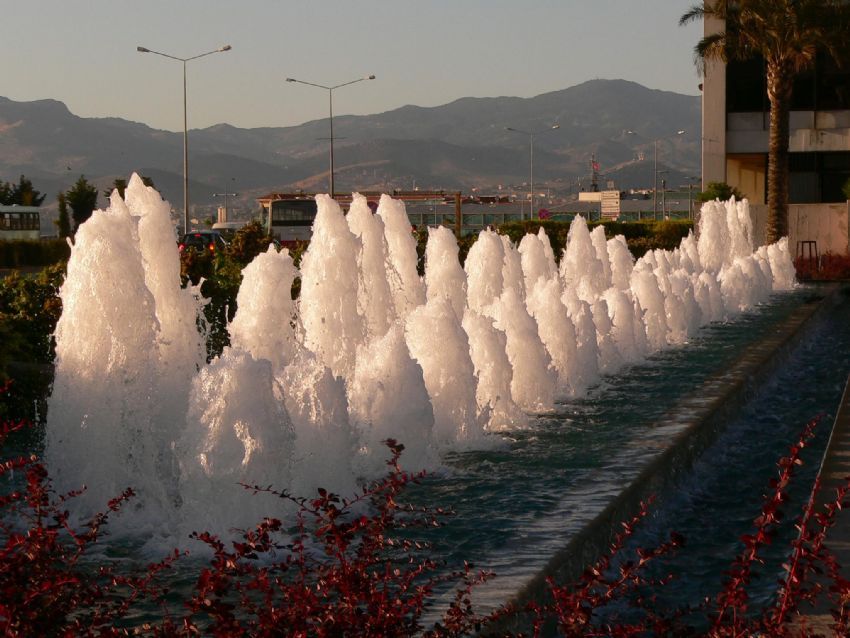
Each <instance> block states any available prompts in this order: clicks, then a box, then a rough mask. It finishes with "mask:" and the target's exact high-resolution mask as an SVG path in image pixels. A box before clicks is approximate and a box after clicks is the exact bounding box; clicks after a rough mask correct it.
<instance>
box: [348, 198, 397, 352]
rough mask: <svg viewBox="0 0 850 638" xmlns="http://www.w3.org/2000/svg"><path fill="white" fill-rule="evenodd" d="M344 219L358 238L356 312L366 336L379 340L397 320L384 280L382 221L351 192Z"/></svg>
mask: <svg viewBox="0 0 850 638" xmlns="http://www.w3.org/2000/svg"><path fill="white" fill-rule="evenodd" d="M345 219H346V221H347V222H348V228H349V229H350V230H351V232H352V233H353V234H354V236H355V237H357V238H359V239H360V244H361V245H360V253H359V254H358V255H357V266H358V268H357V270H358V272H359V273H360V279H359V281H358V287H357V311H358V312H359V313H360V314H361V315H363V317H364V320H365V322H366V334H367V335H368V336H369V337H381V336H383V335H385V334H386V333H387V330H389V328H390V325H391V324H392V323H393V321H395V318H396V313H395V307H394V305H393V295H392V291H391V290H390V283H389V280H388V279H387V264H388V261H389V247H388V246H387V240H386V237H385V229H384V221H383V219H382V218H381V217H380V216H378V215H373V214H372V209H371V208H369V202H368V201H367V200H366V198H365V197H364V196H363V195H360V194H359V193H354V196H353V198H352V201H351V207H350V208H349V209H348V214H347V215H346V216H345Z"/></svg>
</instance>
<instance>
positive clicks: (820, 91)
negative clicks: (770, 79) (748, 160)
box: [726, 52, 850, 113]
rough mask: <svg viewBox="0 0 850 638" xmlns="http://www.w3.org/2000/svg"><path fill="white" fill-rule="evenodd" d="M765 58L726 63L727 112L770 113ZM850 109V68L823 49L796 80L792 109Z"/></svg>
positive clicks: (792, 96)
mask: <svg viewBox="0 0 850 638" xmlns="http://www.w3.org/2000/svg"><path fill="white" fill-rule="evenodd" d="M765 77H766V73H765V64H764V59H763V58H762V57H761V56H758V57H755V58H753V59H750V60H733V61H730V62H729V63H728V64H727V65H726V112H727V113H750V112H755V111H764V112H767V111H768V110H769V109H770V104H769V102H768V100H767V84H766V79H765ZM846 109H850V68H847V67H845V68H839V66H838V65H837V64H836V63H835V61H834V60H833V59H832V57H831V56H830V55H829V54H827V53H825V52H819V53H818V56H817V59H816V60H815V65H814V67H813V68H812V69H809V70H808V71H805V72H803V73H800V74H798V75H797V77H796V78H795V79H794V88H793V92H792V95H791V110H792V111H839V110H846Z"/></svg>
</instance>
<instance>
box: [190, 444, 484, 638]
mask: <svg viewBox="0 0 850 638" xmlns="http://www.w3.org/2000/svg"><path fill="white" fill-rule="evenodd" d="M387 445H388V446H389V447H390V449H391V450H392V458H391V459H390V460H389V461H388V465H389V468H390V471H389V473H388V474H387V476H386V477H385V478H383V479H381V480H379V481H377V482H375V483H373V484H372V485H370V486H368V487H366V488H364V489H363V490H362V491H360V492H359V493H358V494H357V495H356V496H355V497H354V498H352V499H351V500H347V499H340V497H338V496H336V495H334V494H331V493H329V492H326V491H325V490H322V489H320V490H319V494H318V497H317V498H314V499H309V500H308V499H302V498H296V497H294V496H291V495H290V494H288V493H286V492H277V491H275V490H273V489H271V488H268V487H259V486H256V485H255V486H246V487H248V488H249V489H251V490H252V491H253V492H254V493H266V494H271V495H274V496H277V497H279V498H281V499H284V500H287V501H290V502H292V503H295V504H296V505H297V507H298V515H297V523H296V527H295V530H294V531H293V532H292V534H291V536H290V537H289V538H287V535H286V534H285V531H286V530H284V527H283V524H282V523H281V521H280V520H278V519H271V518H270V519H265V520H264V521H262V522H261V523H260V524H259V525H258V526H257V527H256V528H254V529H253V530H248V531H246V532H244V533H243V534H242V538H241V540H240V541H238V542H232V543H230V548H229V549H228V548H227V546H226V545H225V543H223V542H222V541H221V540H220V539H218V538H216V537H215V536H212V535H210V534H206V533H201V534H195V535H194V536H195V538H197V539H198V540H200V541H202V542H204V543H206V544H207V545H208V546H209V547H210V548H211V549H212V550H213V559H212V564H211V566H210V567H209V568H206V569H204V570H203V571H202V572H201V574H200V577H199V578H198V581H197V584H196V586H195V592H194V594H193V596H192V598H191V600H190V601H189V603H188V607H189V615H188V616H187V618H186V619H185V620H184V629H188V630H190V631H199V632H203V633H208V634H211V635H215V636H242V635H251V636H267V635H287V636H318V637H322V636H341V635H345V636H412V635H415V634H417V633H419V632H421V631H422V629H423V626H422V622H421V621H422V614H423V612H424V610H425V608H426V605H427V603H428V602H429V599H430V598H431V596H432V594H433V591H434V587H435V585H437V584H438V583H442V582H446V581H449V580H455V579H460V580H461V581H462V582H463V583H464V586H463V587H462V588H461V589H460V591H459V595H458V597H457V598H456V600H455V604H454V605H452V607H451V608H450V609H449V611H448V612H447V613H446V615H445V617H444V618H443V623H442V624H441V625H440V627H439V628H436V629H434V630H433V631H434V632H436V633H435V634H434V635H460V634H465V633H466V632H467V631H468V630H469V629H471V628H472V627H473V626H474V625H475V624H476V623H480V622H481V620H482V619H479V618H478V617H477V616H476V615H475V614H474V613H473V612H472V609H471V605H469V601H468V592H469V590H471V588H472V587H473V586H474V585H475V584H476V583H478V582H481V581H482V580H484V579H485V578H486V577H487V575H486V574H484V573H480V574H476V573H474V572H473V568H472V566H471V565H466V566H465V568H464V570H463V571H461V572H454V573H451V574H448V575H444V576H436V575H435V570H436V569H437V568H438V567H439V565H438V564H437V563H436V562H435V561H434V560H432V559H431V558H429V557H428V556H427V549H428V546H427V544H424V543H421V542H419V541H416V540H413V539H411V538H410V533H409V532H407V533H405V534H403V535H399V534H398V532H399V531H400V530H411V529H415V528H421V527H431V526H436V525H439V524H440V518H442V517H443V516H446V515H448V514H449V512H446V511H443V510H442V509H439V508H436V509H430V508H415V507H413V506H410V505H406V504H402V503H400V502H399V501H398V497H399V495H400V493H401V492H402V490H403V489H404V488H405V487H406V486H408V485H409V484H410V483H411V482H415V481H417V480H419V478H421V477H422V476H423V475H422V474H419V475H411V474H409V473H407V472H404V471H403V470H401V468H400V467H399V465H398V459H399V456H400V454H401V452H402V450H403V449H404V447H403V446H402V445H399V444H397V443H396V442H395V441H392V440H390V441H388V442H387ZM367 509H368V511H370V512H371V513H370V514H363V513H360V512H362V511H363V510H367Z"/></svg>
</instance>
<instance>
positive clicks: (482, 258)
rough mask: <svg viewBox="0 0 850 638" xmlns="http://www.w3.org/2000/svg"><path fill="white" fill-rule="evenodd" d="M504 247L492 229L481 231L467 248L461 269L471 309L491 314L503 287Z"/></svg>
mask: <svg viewBox="0 0 850 638" xmlns="http://www.w3.org/2000/svg"><path fill="white" fill-rule="evenodd" d="M504 259H505V255H504V247H503V245H502V241H501V240H500V239H499V236H498V235H497V234H496V233H495V232H494V231H492V230H482V231H481V232H480V233H479V235H478V241H476V242H475V243H474V244H473V245H472V247H471V248H470V249H469V254H468V255H467V256H466V263H464V265H463V268H464V270H465V271H466V277H467V301H468V304H469V307H470V309H472V310H474V311H475V312H477V313H479V314H483V315H488V316H493V312H494V310H493V305H494V304H495V302H496V300H497V299H498V298H499V297H500V296H501V294H502V290H503V287H504V276H503V274H502V267H503V263H504Z"/></svg>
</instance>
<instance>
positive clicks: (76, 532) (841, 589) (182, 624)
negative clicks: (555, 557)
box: [0, 421, 850, 638]
mask: <svg viewBox="0 0 850 638" xmlns="http://www.w3.org/2000/svg"><path fill="white" fill-rule="evenodd" d="M815 425H816V421H813V422H811V423H809V424H808V425H807V426H806V429H805V430H804V432H803V434H802V435H801V437H800V439H799V441H797V442H796V443H795V444H794V445H793V446H791V449H790V452H789V454H788V455H787V456H785V457H783V458H782V459H780V461H779V462H778V467H779V476H778V477H777V478H776V479H773V480H771V483H770V490H769V492H768V494H767V495H766V496H765V500H764V503H763V506H762V511H761V514H760V515H759V517H758V518H757V519H756V520H755V531H754V532H753V533H752V534H748V535H745V536H743V537H742V541H743V543H744V549H743V550H742V552H741V554H740V555H739V556H738V557H736V558H735V560H734V561H733V563H732V566H731V568H730V570H729V572H728V574H727V579H726V582H725V585H724V587H723V589H722V591H721V592H720V593H719V594H718V595H716V596H713V597H709V598H708V599H707V600H708V602H707V604H706V606H705V607H704V608H703V610H702V611H704V613H705V614H706V615H707V617H709V618H710V619H711V622H710V626H709V628H708V629H707V630H706V631H704V632H703V635H705V636H709V637H711V638H725V637H727V636H729V637H731V636H754V635H762V636H786V635H794V636H809V635H812V633H811V632H810V631H808V630H807V629H806V628H805V627H803V626H801V625H799V624H794V625H792V624H791V623H790V622H789V621H791V620H792V619H793V616H794V615H795V614H796V613H797V612H798V611H799V609H800V605H801V604H802V603H804V602H806V601H811V600H813V599H814V598H815V597H816V596H817V595H818V594H819V593H822V589H823V586H822V585H821V584H820V582H819V581H817V580H814V579H812V576H813V575H815V574H817V573H818V572H821V571H822V572H824V573H825V575H826V577H827V579H828V582H829V584H830V587H829V592H828V593H829V596H830V599H831V601H832V610H833V615H834V620H835V623H834V632H835V634H834V635H836V636H846V635H847V628H848V600H850V583H848V581H846V580H844V579H843V577H842V576H841V575H840V566H839V565H838V562H837V561H836V559H835V557H834V556H833V555H832V554H831V553H830V551H829V550H828V549H827V547H826V546H825V545H824V539H825V538H826V533H827V530H828V529H829V528H830V527H831V526H832V524H833V522H834V519H835V515H836V513H837V512H838V510H839V509H840V508H841V506H842V504H843V501H844V498H845V496H846V493H847V488H846V487H845V488H843V489H841V490H839V491H838V493H837V494H836V496H835V498H834V499H833V500H832V501H831V502H829V503H827V504H826V505H825V506H823V507H821V508H818V507H817V506H816V505H815V503H816V501H815V500H814V498H812V499H810V500H809V502H808V503H807V504H806V506H805V508H804V511H803V514H802V516H801V518H800V519H799V521H798V527H799V529H800V530H801V531H800V535H799V537H798V539H797V540H796V541H794V543H792V548H791V550H792V551H791V554H790V558H789V560H788V562H787V563H786V571H787V574H788V576H787V578H786V579H784V580H783V582H782V583H780V588H779V593H778V596H777V603H776V605H775V606H773V607H770V608H768V609H767V610H765V611H764V612H762V613H756V612H755V611H754V610H750V609H749V608H748V596H747V593H746V588H747V585H748V584H749V581H750V576H751V573H752V568H753V565H754V564H755V563H757V562H759V561H761V560H762V559H761V557H760V551H761V549H762V548H763V547H764V545H766V544H767V543H769V542H770V540H771V538H772V537H773V536H774V534H775V530H776V527H777V525H778V523H779V520H780V506H781V505H782V504H783V503H785V502H786V501H787V487H788V485H789V482H790V481H791V479H792V477H793V474H794V470H795V468H796V467H797V466H798V465H799V464H800V463H801V460H800V452H801V450H802V449H803V448H804V447H805V446H806V445H807V444H808V441H809V440H810V439H811V436H812V433H813V431H814V428H815ZM24 426H25V424H24V423H22V422H17V423H5V424H3V425H2V427H0V445H2V443H3V442H4V441H5V440H6V438H7V437H8V436H9V435H10V434H11V433H13V432H15V431H18V430H20V429H21V428H23V427H24ZM387 444H388V446H389V448H390V450H391V458H390V460H389V461H388V470H389V471H388V473H387V475H386V476H385V477H384V478H383V479H381V480H378V481H376V482H374V483H372V484H370V485H368V486H366V487H364V488H363V489H362V490H361V491H360V492H359V493H358V494H357V495H356V496H354V497H353V498H351V499H348V500H346V499H341V498H340V497H338V496H336V495H333V494H330V493H328V492H326V491H324V490H319V492H318V496H317V497H316V498H314V499H302V498H298V497H295V496H292V495H290V494H288V493H286V492H278V491H275V490H274V489H272V488H271V487H260V486H246V488H247V489H249V490H250V491H252V492H254V493H261V494H265V495H271V496H273V497H276V498H279V499H283V500H285V501H288V502H290V503H293V504H295V506H296V508H297V515H296V517H295V522H294V524H292V525H290V526H287V525H285V524H284V523H283V522H282V521H281V520H279V519H276V518H266V519H264V520H263V521H261V522H260V523H259V524H258V525H257V526H256V527H254V528H253V529H250V530H247V531H244V532H242V533H241V537H240V538H239V539H238V540H235V541H230V542H225V541H223V540H221V539H219V538H217V537H215V536H213V535H210V534H208V533H204V532H199V533H196V534H194V535H193V536H194V538H196V539H197V540H199V541H200V542H202V543H204V544H205V545H206V546H207V547H208V548H209V549H210V550H211V551H212V558H211V560H210V562H209V564H208V566H206V567H204V568H202V569H201V570H200V572H199V574H198V577H197V581H196V583H195V585H194V588H193V590H192V592H191V594H189V595H188V599H187V600H185V601H183V602H182V606H181V608H180V611H176V608H175V607H174V599H175V596H176V593H175V592H171V593H170V597H171V598H170V600H171V607H170V608H166V606H165V604H164V600H165V594H166V590H165V588H164V587H163V586H162V584H161V581H162V580H163V578H162V576H163V574H162V572H163V571H164V570H167V569H168V568H170V567H171V566H172V564H173V562H174V561H175V560H177V559H178V558H179V556H178V554H177V553H176V552H175V553H173V554H172V555H170V556H168V557H167V558H166V559H165V560H163V561H161V562H159V563H155V564H152V565H148V566H147V567H145V568H142V569H141V570H139V571H138V572H133V573H131V574H130V575H117V574H115V573H113V572H112V571H111V570H108V569H105V568H98V569H95V568H93V567H91V564H83V560H84V558H85V557H86V554H87V552H88V553H90V550H91V549H92V548H93V547H94V546H95V545H96V544H97V543H98V542H99V541H100V540H101V538H102V536H103V533H104V526H105V525H106V524H107V522H108V519H109V517H110V515H112V514H113V513H115V512H117V511H118V510H119V509H120V507H121V506H122V504H124V503H125V502H126V501H127V500H128V499H130V498H131V497H132V496H133V493H132V490H129V489H128V490H126V491H125V492H124V493H123V494H121V495H119V496H118V497H117V498H116V499H114V500H113V501H111V502H109V503H108V504H107V506H106V511H105V512H104V513H103V514H98V515H97V516H95V517H94V518H92V519H91V520H89V521H86V522H84V523H82V524H77V525H74V524H72V519H71V518H70V515H69V514H68V511H67V509H66V505H67V503H68V500H69V499H72V498H74V496H76V495H77V494H78V493H74V492H72V493H69V494H64V495H56V494H55V492H54V491H53V489H52V487H51V483H50V479H49V477H48V475H47V471H46V470H45V468H44V467H43V465H42V464H41V463H40V462H39V461H38V459H37V458H36V457H34V456H28V457H20V458H13V459H9V460H7V461H5V462H3V463H2V464H0V479H2V480H3V482H4V484H5V485H6V486H7V487H9V489H8V490H7V491H5V492H3V493H2V494H0V510H2V514H3V516H2V519H0V630H2V633H3V635H5V636H42V635H62V636H112V635H126V634H128V633H132V634H133V635H151V636H163V637H166V636H180V637H184V636H197V635H212V636H221V637H235V636H245V635H251V636H299V637H300V636H304V637H306V636H363V637H367V636H369V637H376V638H377V637H379V636H380V637H383V636H413V635H424V636H428V637H429V638H441V637H447V636H470V635H479V634H484V635H513V634H511V633H510V632H509V631H507V630H503V629H501V627H504V626H506V624H505V620H508V621H511V622H516V623H517V624H522V623H523V622H524V621H523V620H522V619H527V625H528V626H529V628H530V632H531V633H532V634H533V635H535V636H537V635H541V633H544V632H546V631H550V630H551V631H557V632H558V634H559V635H562V636H613V637H616V638H624V637H626V636H654V635H666V636H688V635H695V633H694V630H693V629H692V628H691V627H688V626H687V625H685V624H684V623H683V622H682V621H681V617H682V615H681V613H680V612H672V613H667V612H664V613H662V612H659V611H658V610H656V608H655V597H654V592H656V591H657V590H658V588H659V587H662V586H664V585H665V584H666V583H667V582H668V581H669V576H666V575H665V576H663V577H661V578H655V579H653V578H650V577H648V576H646V567H647V566H648V565H649V564H650V563H651V562H653V561H654V560H655V559H657V558H658V557H660V556H662V555H665V554H668V553H669V552H672V551H674V550H678V549H679V548H680V547H682V546H683V539H682V538H681V537H680V536H678V535H676V534H672V535H671V536H670V539H669V541H667V542H665V543H663V544H661V545H660V546H658V547H656V548H654V549H642V548H638V549H635V550H632V551H631V552H627V551H626V549H625V548H626V545H627V541H628V539H630V538H631V537H632V536H633V534H634V530H635V527H636V526H637V525H638V524H639V523H640V521H641V520H642V519H643V518H644V517H645V516H646V515H647V512H648V506H647V504H645V503H643V504H641V507H640V511H639V513H638V514H637V515H635V516H634V517H633V518H632V519H631V520H629V521H627V522H625V523H623V524H622V529H621V531H620V532H619V533H618V534H617V535H616V537H615V538H614V541H613V542H612V544H611V546H610V548H609V551H608V552H607V553H606V554H605V555H604V556H603V557H601V558H600V559H599V560H598V561H597V562H596V563H595V564H594V565H593V566H591V567H589V568H588V569H587V570H586V571H585V572H584V574H583V575H582V577H581V578H580V580H579V581H578V582H577V583H573V584H570V585H564V584H559V583H556V582H554V581H550V582H549V591H550V594H551V600H548V601H536V602H534V603H531V604H530V605H528V606H526V607H524V608H522V609H517V608H512V607H503V608H501V609H499V610H497V611H495V612H493V613H490V614H488V615H481V614H479V613H476V611H475V610H474V608H473V605H472V600H471V593H472V590H473V588H474V587H475V586H476V585H477V584H479V583H481V582H482V581H484V580H486V579H487V578H488V577H489V574H488V573H486V572H479V571H476V570H475V569H474V568H473V566H472V565H468V564H465V565H464V566H463V569H460V570H456V571H453V572H450V573H448V574H446V573H444V572H443V571H442V566H441V565H438V564H437V562H436V561H435V560H434V559H433V558H431V557H430V556H429V546H428V544H427V543H423V542H421V541H417V540H415V538H414V537H415V535H416V530H417V529H421V528H422V527H430V526H435V525H440V524H441V520H442V519H444V518H445V517H446V516H448V515H450V514H451V512H447V511H444V510H442V509H440V508H420V507H414V506H412V505H408V504H404V503H403V502H402V501H401V499H400V495H401V494H402V492H403V491H404V489H405V488H406V487H408V486H409V485H410V484H411V483H413V482H417V481H419V480H420V479H421V478H422V477H423V476H424V475H423V474H410V473H407V472H405V471H403V470H402V469H401V468H400V467H399V464H398V460H399V456H400V454H401V453H402V450H403V446H401V445H400V444H398V443H396V442H395V441H388V442H387ZM15 473H23V475H24V477H23V478H24V480H21V477H20V476H13V475H14V474H15ZM632 553H633V554H634V556H633V557H632ZM89 560H90V561H91V557H89ZM449 581H451V582H456V583H459V584H458V585H457V586H456V590H455V594H454V597H453V598H452V600H451V601H450V602H449V603H448V604H447V605H446V609H444V610H436V609H434V606H435V605H436V604H437V603H436V598H437V597H436V594H435V592H436V588H437V586H438V585H442V584H445V583H447V582H449ZM623 602H626V603H627V604H628V605H629V606H631V607H632V608H633V609H634V610H636V613H634V614H630V615H629V616H628V617H629V619H630V620H625V621H620V620H618V619H617V615H616V614H608V615H607V616H606V615H605V614H604V613H603V612H604V611H605V608H606V607H608V606H609V605H611V604H612V603H614V604H617V603H623ZM141 604H144V605H145V607H144V610H145V611H146V613H147V614H148V616H150V610H151V609H152V608H153V609H156V608H157V606H160V607H161V609H162V612H161V614H160V620H158V621H156V622H150V623H144V624H142V623H141V621H135V622H134V621H133V620H132V619H133V618H137V617H138V612H139V610H140V609H141V608H140V607H139V605H141ZM426 615H427V616H428V617H435V616H439V617H440V621H439V622H437V623H434V624H433V625H432V626H430V627H425V621H424V618H425V617H426ZM488 632H490V633H489V634H488ZM494 632H495V633H494Z"/></svg>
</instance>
